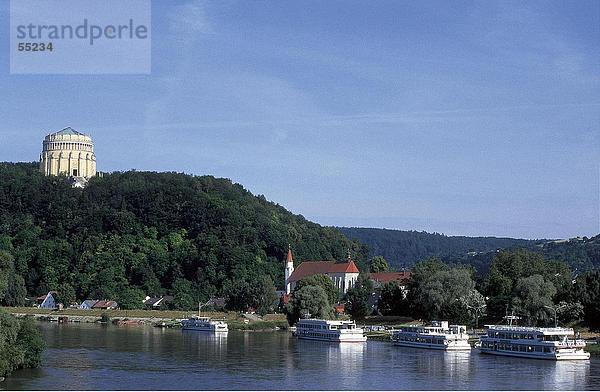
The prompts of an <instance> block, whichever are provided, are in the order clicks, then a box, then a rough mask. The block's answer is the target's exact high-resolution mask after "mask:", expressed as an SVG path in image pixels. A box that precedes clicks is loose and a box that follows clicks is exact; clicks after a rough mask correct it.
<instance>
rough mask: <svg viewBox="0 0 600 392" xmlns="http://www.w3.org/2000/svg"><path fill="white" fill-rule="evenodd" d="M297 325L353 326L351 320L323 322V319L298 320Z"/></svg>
mask: <svg viewBox="0 0 600 392" xmlns="http://www.w3.org/2000/svg"><path fill="white" fill-rule="evenodd" d="M298 322H299V323H309V324H322V325H325V324H327V325H348V324H354V321H352V320H323V319H300V320H299V321H298Z"/></svg>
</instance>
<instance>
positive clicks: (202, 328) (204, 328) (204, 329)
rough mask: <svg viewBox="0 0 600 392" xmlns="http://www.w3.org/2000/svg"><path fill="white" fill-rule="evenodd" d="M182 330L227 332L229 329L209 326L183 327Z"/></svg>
mask: <svg viewBox="0 0 600 392" xmlns="http://www.w3.org/2000/svg"><path fill="white" fill-rule="evenodd" d="M181 330H182V331H199V332H215V333H227V332H228V330H227V329H214V328H208V327H181Z"/></svg>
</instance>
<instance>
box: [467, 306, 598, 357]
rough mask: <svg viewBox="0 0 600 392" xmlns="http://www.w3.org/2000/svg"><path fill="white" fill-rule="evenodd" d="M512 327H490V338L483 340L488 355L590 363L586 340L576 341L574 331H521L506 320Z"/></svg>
mask: <svg viewBox="0 0 600 392" xmlns="http://www.w3.org/2000/svg"><path fill="white" fill-rule="evenodd" d="M506 318H507V320H509V325H488V326H487V334H486V335H485V336H482V337H481V338H480V342H481V344H480V348H479V349H480V351H481V352H482V353H484V354H494V355H506V356H511V357H524V358H538V359H549V360H554V361H560V360H570V359H590V353H588V352H585V351H584V350H583V349H584V348H585V340H583V339H576V338H575V336H574V335H575V332H574V331H573V329H572V328H538V327H517V326H514V325H512V321H513V320H516V319H518V317H515V316H508V317H506Z"/></svg>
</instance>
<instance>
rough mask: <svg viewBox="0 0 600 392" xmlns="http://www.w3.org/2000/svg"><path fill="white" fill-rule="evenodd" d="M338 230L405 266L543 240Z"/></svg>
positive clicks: (384, 230) (528, 244)
mask: <svg viewBox="0 0 600 392" xmlns="http://www.w3.org/2000/svg"><path fill="white" fill-rule="evenodd" d="M339 230H340V231H341V232H342V233H343V234H344V235H346V237H348V238H352V239H355V240H358V241H360V242H362V243H364V244H366V245H367V246H368V247H369V250H370V252H371V254H372V255H381V256H383V257H385V258H386V259H387V260H388V262H390V263H391V264H396V265H398V264H406V266H410V265H413V264H414V263H415V262H417V261H419V260H423V259H426V258H428V257H433V256H436V257H444V256H449V255H459V254H467V253H469V252H478V253H479V252H490V251H496V250H497V249H507V248H513V247H523V248H531V247H535V245H536V244H539V243H540V242H541V241H531V240H521V239H513V238H497V237H463V236H447V235H444V234H438V233H427V232H424V231H402V230H389V229H368V228H356V227H340V228H339Z"/></svg>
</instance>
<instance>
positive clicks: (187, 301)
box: [0, 163, 367, 308]
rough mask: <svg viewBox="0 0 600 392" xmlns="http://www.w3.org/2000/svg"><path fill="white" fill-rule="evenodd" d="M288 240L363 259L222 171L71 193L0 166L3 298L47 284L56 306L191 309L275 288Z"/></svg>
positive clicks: (299, 250)
mask: <svg viewBox="0 0 600 392" xmlns="http://www.w3.org/2000/svg"><path fill="white" fill-rule="evenodd" d="M288 244H290V245H291V246H292V248H293V249H294V254H295V256H296V259H297V260H298V261H302V260H307V259H313V260H341V259H344V258H345V257H346V255H347V251H348V249H351V250H352V254H353V257H354V258H355V259H356V261H357V262H358V263H359V265H363V266H364V265H365V263H366V258H367V250H366V248H365V247H362V246H361V245H359V243H358V242H355V241H350V240H348V239H347V238H345V237H344V236H343V235H342V234H341V233H340V232H339V231H338V230H337V229H335V228H329V227H322V226H320V225H318V224H316V223H312V222H310V221H308V220H306V219H305V218H304V217H302V216H301V215H295V214H293V213H291V212H289V211H287V210H286V209H285V208H283V207H282V206H280V205H278V204H275V203H273V202H270V201H267V199H266V198H265V197H264V196H255V195H253V194H252V193H250V192H249V191H247V190H246V189H244V188H243V187H242V186H241V185H239V184H235V183H232V182H231V181H230V180H228V179H222V178H215V177H212V176H192V175H187V174H181V173H156V172H136V171H128V172H115V173H110V174H105V175H104V176H103V177H94V178H92V179H91V180H90V181H89V184H88V186H87V187H86V188H84V189H76V188H73V187H71V185H70V183H69V181H68V179H67V178H65V177H45V176H43V175H42V174H40V173H39V171H38V164H37V163H0V252H2V253H0V256H1V257H0V258H4V259H6V260H8V261H6V260H5V261H4V264H5V265H13V267H11V271H10V278H9V281H10V282H11V286H10V288H9V293H8V294H7V296H6V298H5V301H4V302H5V303H8V304H11V305H20V303H18V302H19V301H18V298H21V297H24V296H25V295H24V294H25V293H27V294H28V295H40V294H44V293H46V292H47V291H48V290H57V291H58V292H59V295H60V297H61V298H60V299H61V300H62V301H63V302H64V303H69V302H70V301H74V300H76V299H79V300H81V299H85V298H113V299H120V301H121V304H122V305H126V304H127V303H129V304H131V302H132V301H137V300H138V299H139V298H140V297H142V296H143V295H150V296H153V295H163V294H175V296H176V301H179V303H178V306H179V307H181V308H185V307H189V306H192V307H193V304H194V303H196V304H197V301H198V300H205V299H207V298H208V297H209V296H213V295H223V293H225V292H227V291H230V292H231V291H235V290H237V289H238V288H240V287H254V286H257V285H261V284H262V285H266V286H268V285H276V286H282V285H283V267H282V260H283V259H284V256H285V254H286V252H287V249H288ZM1 262H2V260H0V272H1V271H2V263H1ZM0 275H1V274H0ZM264 277H268V280H266V281H265V280H264ZM15 301H16V302H15ZM135 303H137V302H135Z"/></svg>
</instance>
